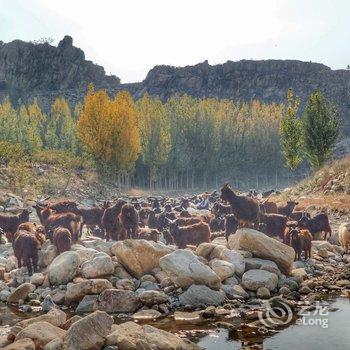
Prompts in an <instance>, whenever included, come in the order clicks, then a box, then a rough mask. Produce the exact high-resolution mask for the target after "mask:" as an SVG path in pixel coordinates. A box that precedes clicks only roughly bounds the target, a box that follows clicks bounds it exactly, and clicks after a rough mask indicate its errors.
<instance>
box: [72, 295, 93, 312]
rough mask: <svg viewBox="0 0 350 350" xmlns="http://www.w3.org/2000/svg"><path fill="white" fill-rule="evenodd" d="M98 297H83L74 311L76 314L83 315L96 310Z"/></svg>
mask: <svg viewBox="0 0 350 350" xmlns="http://www.w3.org/2000/svg"><path fill="white" fill-rule="evenodd" d="M97 301H98V295H85V296H84V298H83V299H82V301H81V302H80V303H79V305H78V306H77V308H76V309H75V313H76V314H85V313H89V312H93V311H96V310H97Z"/></svg>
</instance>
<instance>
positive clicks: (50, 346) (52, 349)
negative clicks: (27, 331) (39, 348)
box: [43, 338, 63, 350]
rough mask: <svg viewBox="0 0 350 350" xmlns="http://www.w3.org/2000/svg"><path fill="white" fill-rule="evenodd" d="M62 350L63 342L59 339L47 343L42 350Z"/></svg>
mask: <svg viewBox="0 0 350 350" xmlns="http://www.w3.org/2000/svg"><path fill="white" fill-rule="evenodd" d="M62 349H63V342H62V340H61V339H60V338H56V339H53V340H51V341H50V342H49V343H47V344H46V345H45V346H44V349H43V350H62Z"/></svg>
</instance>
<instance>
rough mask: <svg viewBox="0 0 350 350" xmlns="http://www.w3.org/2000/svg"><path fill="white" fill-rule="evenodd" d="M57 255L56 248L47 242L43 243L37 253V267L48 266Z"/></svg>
mask: <svg viewBox="0 0 350 350" xmlns="http://www.w3.org/2000/svg"><path fill="white" fill-rule="evenodd" d="M57 255H58V252H57V248H56V247H55V246H54V245H53V244H51V242H50V241H49V240H47V241H46V242H44V244H43V245H42V246H41V250H40V251H39V265H40V266H42V267H47V266H49V265H50V264H51V263H52V262H53V260H54V259H55V258H56V256H57Z"/></svg>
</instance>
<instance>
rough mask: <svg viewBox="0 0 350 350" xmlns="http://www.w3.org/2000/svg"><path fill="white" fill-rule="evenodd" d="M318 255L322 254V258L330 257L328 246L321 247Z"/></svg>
mask: <svg viewBox="0 0 350 350" xmlns="http://www.w3.org/2000/svg"><path fill="white" fill-rule="evenodd" d="M317 255H318V256H320V257H321V258H328V256H329V253H328V250H327V249H326V248H319V249H318V251H317Z"/></svg>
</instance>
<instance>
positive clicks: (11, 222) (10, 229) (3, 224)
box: [0, 209, 31, 242]
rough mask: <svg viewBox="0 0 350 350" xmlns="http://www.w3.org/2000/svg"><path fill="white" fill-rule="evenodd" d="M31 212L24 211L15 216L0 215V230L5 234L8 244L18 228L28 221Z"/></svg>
mask: <svg viewBox="0 0 350 350" xmlns="http://www.w3.org/2000/svg"><path fill="white" fill-rule="evenodd" d="M30 213H31V211H29V210H27V209H24V210H22V212H21V213H19V214H17V215H2V214H0V228H2V230H3V231H4V232H5V235H6V237H7V239H8V240H9V242H12V240H13V235H14V234H15V232H16V231H17V229H18V226H19V225H20V224H22V223H23V222H28V221H29V214H30Z"/></svg>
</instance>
